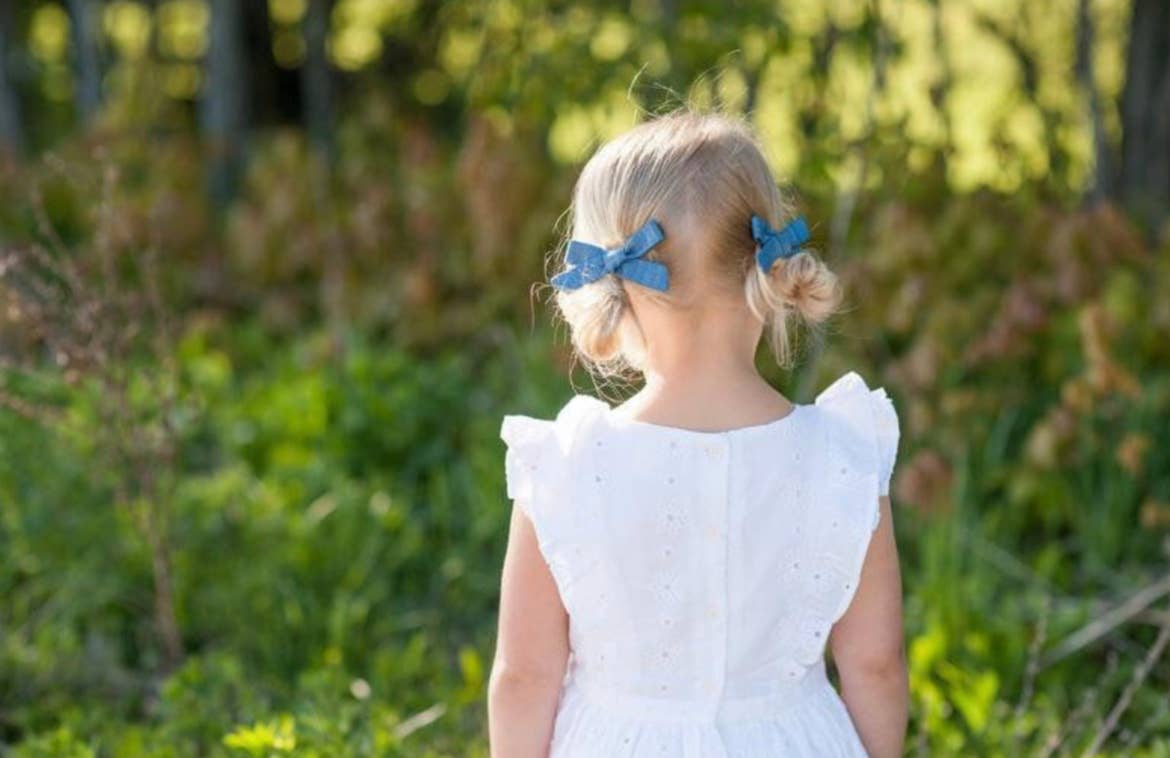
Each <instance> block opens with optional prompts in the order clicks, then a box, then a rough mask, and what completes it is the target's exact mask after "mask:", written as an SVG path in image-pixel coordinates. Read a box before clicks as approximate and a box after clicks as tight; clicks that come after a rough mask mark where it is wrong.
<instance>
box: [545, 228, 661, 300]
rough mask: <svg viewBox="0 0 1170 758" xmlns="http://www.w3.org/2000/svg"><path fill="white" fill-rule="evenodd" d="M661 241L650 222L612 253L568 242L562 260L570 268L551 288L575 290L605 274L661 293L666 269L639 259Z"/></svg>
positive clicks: (653, 262) (611, 251)
mask: <svg viewBox="0 0 1170 758" xmlns="http://www.w3.org/2000/svg"><path fill="white" fill-rule="evenodd" d="M664 239H666V235H665V234H663V232H662V227H661V226H659V224H658V222H657V221H655V220H654V219H651V220H649V221H647V222H646V223H645V224H644V225H643V226H642V227H641V228H640V229H638V231H636V232H634V233H633V234H631V235H630V236H629V238H627V239H626V241H625V243H624V244H622V246H621V247H618V248H615V249H613V250H606V249H604V248H601V247H598V246H597V245H591V244H589V243H588V242H581V241H579V240H570V241H569V249H568V250H567V251H566V252H565V261H566V262H567V263H568V264H569V266H570V267H571V268H569V269H568V270H567V271H562V272H561V273H559V274H557V275H556V276H554V277H553V278H552V285H553V286H554V287H557V288H558V289H563V290H575V289H577V288H578V287H581V286H583V285H586V284H589V283H590V282H595V281H597V280H598V279H600V278H601V277H603V276H605V275H606V274H617V275H618V276H621V277H623V278H625V279H629V280H630V281H633V282H637V283H638V284H641V285H642V286H643V287H649V288H650V289H655V290H658V291H659V292H663V291H665V290H666V287H667V283H668V281H669V276H668V274H667V270H666V266H665V265H664V264H662V263H658V262H656V261H644V260H642V259H641V257H642V256H643V255H645V254H646V253H648V252H650V250H651V249H652V248H653V247H654V246H655V245H657V244H658V243H659V242H661V241H662V240H664Z"/></svg>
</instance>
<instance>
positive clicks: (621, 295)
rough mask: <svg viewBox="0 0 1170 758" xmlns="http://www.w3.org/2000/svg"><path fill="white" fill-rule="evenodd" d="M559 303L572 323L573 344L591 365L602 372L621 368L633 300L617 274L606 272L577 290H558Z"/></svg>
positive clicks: (617, 370)
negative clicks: (630, 304) (630, 300)
mask: <svg viewBox="0 0 1170 758" xmlns="http://www.w3.org/2000/svg"><path fill="white" fill-rule="evenodd" d="M556 303H557V308H558V309H559V310H560V312H561V315H562V316H563V317H564V319H565V321H567V322H568V323H569V325H570V327H571V330H570V331H571V334H572V339H573V347H574V348H576V350H577V353H578V354H579V355H580V356H581V357H582V358H583V359H585V361H586V362H587V363H588V364H589V366H590V368H591V369H592V370H594V371H595V372H597V373H600V374H608V373H615V372H620V370H621V366H620V364H622V363H623V362H624V361H623V360H622V358H623V342H622V329H623V322H624V321H625V320H626V319H625V317H626V312H627V308H628V307H629V302H628V299H627V296H626V291H625V290H624V289H623V288H622V285H621V284H620V283H619V282H618V281H617V278H616V277H612V276H606V277H602V278H601V279H599V280H597V281H596V282H592V283H591V284H588V285H586V286H584V287H581V288H579V289H576V290H573V291H560V292H557V294H556ZM607 369H608V370H607Z"/></svg>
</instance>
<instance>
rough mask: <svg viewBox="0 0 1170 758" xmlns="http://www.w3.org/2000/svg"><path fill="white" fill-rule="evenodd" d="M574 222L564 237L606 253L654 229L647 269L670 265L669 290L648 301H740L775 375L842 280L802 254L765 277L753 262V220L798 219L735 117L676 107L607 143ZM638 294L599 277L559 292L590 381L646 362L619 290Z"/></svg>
mask: <svg viewBox="0 0 1170 758" xmlns="http://www.w3.org/2000/svg"><path fill="white" fill-rule="evenodd" d="M571 215H572V221H571V228H570V231H569V235H568V236H569V237H571V238H572V239H575V240H581V241H585V242H588V243H591V244H593V245H597V246H600V247H604V248H606V249H612V248H615V247H618V246H619V245H621V244H622V243H623V242H624V241H625V240H626V239H627V238H628V237H629V236H630V235H631V234H633V233H634V232H635V231H636V230H638V229H639V228H640V227H641V226H642V225H643V224H645V223H646V222H647V221H649V220H651V219H655V220H657V221H658V222H659V223H660V224H661V226H662V228H663V230H664V232H665V240H664V241H663V242H661V243H660V244H658V245H656V246H655V247H654V248H653V249H652V250H651V251H650V252H649V253H648V254H646V256H645V260H650V261H658V262H661V263H663V264H665V265H666V267H667V270H668V271H669V287H668V288H667V289H666V290H665V291H663V292H658V291H655V290H652V289H645V288H644V290H643V291H644V292H645V293H646V295H647V296H648V297H654V298H661V299H662V300H663V301H664V302H665V303H667V304H668V305H670V306H672V307H678V308H701V307H703V305H704V304H706V303H708V302H711V300H712V299H716V298H717V299H726V298H737V297H738V298H743V300H744V302H746V305H747V307H748V308H749V309H750V310H751V312H752V313H753V314H754V315H755V317H756V318H758V319H759V320H760V321H762V322H763V324H764V329H765V334H766V335H767V338H768V342H769V344H770V345H771V348H772V351H773V354H774V355H775V357H776V360H777V361H778V362H779V363H780V365H781V366H785V367H787V366H789V365H791V363H792V357H793V339H792V337H793V335H792V329H793V327H794V326H797V325H803V326H805V327H806V328H815V327H816V326H817V325H819V324H821V323H822V322H824V321H825V320H826V319H827V318H828V317H829V316H831V315H832V314H833V313H834V312H835V310H836V309H837V307H838V306H839V304H840V302H841V287H840V284H839V283H838V280H837V277H836V276H835V275H834V274H833V272H832V271H830V270H829V269H828V267H826V266H825V265H824V263H822V262H821V261H820V260H819V259H818V258H817V257H816V256H815V254H814V253H812V252H811V251H810V250H808V249H802V250H801V251H800V252H798V253H796V254H795V255H792V256H791V257H787V258H784V257H781V258H779V259H777V260H776V261H775V263H773V264H772V266H771V268H770V269H769V270H768V271H766V272H765V271H763V270H762V269H761V268H760V267H759V266H758V265H757V264H756V258H755V252H756V241H755V239H753V236H752V232H751V217H752V216H753V215H758V216H760V217H761V218H763V219H764V220H765V221H767V222H768V224H769V225H770V226H771V227H772V228H773V229H779V228H781V227H782V226H784V225H785V224H786V223H787V222H789V221H791V220H792V219H793V218H794V216H795V212H794V209H793V207H792V205H791V204H790V203H789V202H788V201H787V200H786V199H785V198H784V196H783V195H782V194H781V192H780V189H779V188H778V186H777V184H776V182H775V180H774V178H773V176H772V173H771V171H770V170H769V168H768V164H767V162H766V160H765V158H764V155H763V152H762V150H761V148H760V144H759V141H758V139H757V137H756V136H755V134H754V133H753V132H752V130H751V128H750V127H749V126H748V125H747V124H746V123H745V122H744V121H743V120H741V119H738V118H735V117H731V116H726V115H722V114H701V113H694V112H691V111H687V110H682V111H678V112H675V113H671V114H669V115H665V116H659V117H656V118H653V119H651V120H649V121H646V122H644V123H642V124H640V125H638V126H636V127H634V128H633V129H631V130H629V131H628V132H625V133H624V134H622V135H620V136H619V137H617V138H616V139H614V140H612V141H611V142H608V143H606V144H605V145H603V146H602V147H601V148H600V149H599V150H598V151H597V152H596V153H595V154H594V155H593V157H592V158H591V159H590V160H589V161H588V163H586V165H585V167H584V169H583V170H582V172H581V175H580V177H579V178H578V180H577V185H576V188H575V190H574V193H573V204H572V209H571ZM561 260H563V257H562V256H558V263H560V261H561ZM637 286H638V285H637V284H627V283H625V282H623V281H622V278H621V277H619V276H602V277H600V278H598V279H597V280H596V281H593V282H590V283H588V284H586V285H584V286H581V287H578V288H576V289H572V290H564V289H561V290H558V291H557V293H556V298H555V302H556V306H557V308H558V309H559V311H560V313H561V315H562V316H563V317H564V319H565V320H566V322H567V323H568V325H569V329H570V331H571V333H572V340H573V344H574V346H575V348H576V350H577V352H578V353H579V354H580V356H581V357H582V358H583V359H584V360H585V361H586V363H587V365H588V366H589V367H590V368H591V369H592V370H593V371H594V372H595V373H599V374H602V375H613V374H618V373H621V372H622V371H624V370H626V369H627V368H631V367H632V368H635V369H637V368H639V367H640V365H641V360H642V356H643V355H644V347H645V343H644V336H643V334H642V332H641V328H640V326H639V325H638V324H637V323H636V321H635V319H634V318H633V313H632V310H631V308H630V301H629V295H628V291H627V289H626V287H637Z"/></svg>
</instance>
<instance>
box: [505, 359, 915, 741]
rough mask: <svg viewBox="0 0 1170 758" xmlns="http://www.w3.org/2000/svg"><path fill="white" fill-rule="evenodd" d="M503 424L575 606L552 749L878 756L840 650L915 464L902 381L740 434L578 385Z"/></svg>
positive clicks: (547, 554)
mask: <svg viewBox="0 0 1170 758" xmlns="http://www.w3.org/2000/svg"><path fill="white" fill-rule="evenodd" d="M500 436H501V437H502V438H503V439H504V441H505V442H506V443H507V452H506V456H505V473H506V479H507V492H508V496H509V497H510V498H512V499H513V500H514V501H515V502H516V503H517V504H518V505H519V506H520V507H523V508H524V509H525V512H526V513H527V515H528V516H529V518H530V519H531V520H532V523H533V526H534V528H535V531H536V535H537V540H538V542H539V545H540V550H541V553H542V555H543V556H544V558H545V560H546V562H547V563H548V565H549V568H550V571H551V573H552V575H553V578H554V580H555V581H556V584H557V587H558V590H559V591H560V594H561V599H562V601H563V602H564V605H565V608H566V610H567V611H568V613H569V643H570V648H571V651H572V653H571V657H570V661H569V667H568V671H567V673H566V678H565V682H564V685H563V689H562V693H561V695H562V696H561V699H560V702H559V704H558V708H557V716H556V724H555V727H554V734H553V743H552V746H551V754H550V755H551V758H583V757H585V756H589V757H595V756H605V757H606V758H634V757H640V756H685V757H686V758H732V757H734V756H752V757H753V758H754V757H756V756H779V755H783V756H863V755H865V751H864V748H863V747H862V745H861V742H860V739H859V738H858V736H857V733H856V731H855V729H854V727H853V724H852V722H851V721H850V718H849V715H848V712H847V711H846V709H845V706H844V703H843V702H842V701H841V699H840V697H839V696H838V694H837V692H836V690H835V689H834V688H833V687H832V685H831V684H830V682H829V680H828V677H827V675H826V670H825V659H824V653H825V646H826V643H827V640H828V636H829V633H830V632H831V630H832V626H833V624H834V623H835V622H836V621H837V620H838V619H839V618H840V617H841V616H842V615H843V614H844V613H845V611H846V610H847V609H848V607H849V605H850V603H851V602H852V599H853V596H854V593H855V592H856V589H857V583H858V579H859V577H860V573H861V566H862V564H863V562H864V559H865V554H866V551H867V549H868V545H869V541H870V537H871V535H872V533H873V531H874V530H875V529H876V528H877V525H878V523H879V519H880V510H879V505H878V504H879V501H878V498H879V496H880V495H884V494H887V493H888V488H889V482H890V478H891V474H892V469H893V466H894V463H895V459H896V454H897V446H898V437H899V430H898V419H897V414H896V412H895V409H894V406H893V403H892V401H891V400H890V398H889V396H888V395H887V394H886V392H885V391H884V389H881V388H878V389H873V390H871V389H870V388H869V387H868V386H867V385H866V384H865V382H864V380H863V379H862V378H861V377H860V376H859V375H858V374H857V373H855V372H848V373H846V374H844V375H843V376H841V377H840V378H838V379H837V380H836V381H834V382H833V383H832V384H830V385H829V386H828V387H827V388H826V389H825V390H824V391H822V392H821V393H820V394H819V395H817V397H816V399H815V402H813V403H811V404H807V405H798V406H796V407H795V408H794V410H793V411H792V413H790V414H789V415H788V416H785V417H783V418H781V419H777V420H776V421H774V422H771V423H766V424H761V425H758V426H752V427H744V428H741V429H735V430H730V431H727V432H699V431H691V430H686V429H681V428H674V427H668V426H658V425H654V424H648V423H642V422H636V421H628V420H624V419H622V418H620V417H619V416H618V415H617V414H616V413H614V411H613V410H612V409H611V408H610V407H609V406H608V405H607V404H606V403H604V402H603V401H601V400H598V399H596V398H593V397H590V396H587V395H576V396H574V397H573V398H572V399H571V400H570V401H569V402H568V403H566V404H565V406H564V407H563V408H562V409H561V411H560V412H559V413H558V414H557V416H556V418H555V419H551V420H550V419H538V418H532V417H529V416H520V415H509V416H505V417H504V421H503V425H502V427H501V431H500Z"/></svg>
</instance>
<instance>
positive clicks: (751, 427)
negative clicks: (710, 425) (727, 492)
mask: <svg viewBox="0 0 1170 758" xmlns="http://www.w3.org/2000/svg"><path fill="white" fill-rule="evenodd" d="M588 397H592V396H588ZM592 399H593V400H594V401H596V402H597V403H598V404H600V406H601V411H602V413H603V414H605V418H606V419H607V420H608V421H609V422H610V423H611V424H612V425H613V426H617V427H625V428H631V429H646V430H648V431H657V432H662V433H665V434H672V435H676V436H680V437H693V438H699V439H703V438H706V439H717V438H720V437H724V438H727V437H736V436H740V435H745V434H753V433H757V432H765V431H769V430H771V429H776V428H780V427H785V426H788V425H789V424H790V422H792V421H793V417H795V416H797V415H800V414H801V413H803V412H804V410H805V409H806V408H808V407H809V404H808V403H792V407H791V408H790V409H789V410H788V412H787V413H785V414H784V415H783V416H780V417H779V418H774V419H770V420H768V421H763V422H761V423H758V424H748V425H747V426H737V427H734V428H732V429H688V428H687V427H683V426H671V425H669V424H657V423H654V422H653V421H641V420H638V419H632V418H628V417H625V416H620V415H618V413H617V409H616V408H614V407H613V406H611V405H610V404H609V403H607V402H605V401H604V400H600V399H598V398H592Z"/></svg>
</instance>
